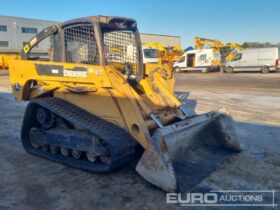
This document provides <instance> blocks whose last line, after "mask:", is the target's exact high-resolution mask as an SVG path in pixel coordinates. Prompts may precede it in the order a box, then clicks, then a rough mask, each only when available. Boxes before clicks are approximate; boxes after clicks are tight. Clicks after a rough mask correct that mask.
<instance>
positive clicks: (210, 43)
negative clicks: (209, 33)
mask: <svg viewBox="0 0 280 210" xmlns="http://www.w3.org/2000/svg"><path fill="white" fill-rule="evenodd" d="M194 43H195V48H196V49H203V48H212V49H213V50H214V51H216V52H220V53H221V56H222V57H224V61H231V59H232V58H233V57H234V56H235V55H236V54H237V52H239V51H241V50H243V48H242V47H241V45H239V44H237V43H234V42H229V43H227V44H224V43H223V42H221V41H219V40H215V39H206V38H201V37H195V38H194ZM218 63H219V64H218V65H221V64H222V63H223V62H221V61H218Z"/></svg>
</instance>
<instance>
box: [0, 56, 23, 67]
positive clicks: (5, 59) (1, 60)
mask: <svg viewBox="0 0 280 210" xmlns="http://www.w3.org/2000/svg"><path fill="white" fill-rule="evenodd" d="M19 59H20V55H19V54H0V69H1V68H2V69H9V66H10V63H11V61H12V60H19Z"/></svg>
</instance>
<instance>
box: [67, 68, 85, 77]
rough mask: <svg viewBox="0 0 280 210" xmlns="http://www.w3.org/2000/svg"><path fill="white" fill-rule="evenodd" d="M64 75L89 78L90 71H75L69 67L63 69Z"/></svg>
mask: <svg viewBox="0 0 280 210" xmlns="http://www.w3.org/2000/svg"><path fill="white" fill-rule="evenodd" d="M63 76H64V77H78V78H87V77H88V73H87V71H77V70H76V71H73V70H69V69H64V70H63Z"/></svg>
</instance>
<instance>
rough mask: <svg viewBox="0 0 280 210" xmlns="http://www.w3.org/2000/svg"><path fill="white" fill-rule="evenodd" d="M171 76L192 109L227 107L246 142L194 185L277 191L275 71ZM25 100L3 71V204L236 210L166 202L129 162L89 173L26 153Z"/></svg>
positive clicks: (279, 155) (279, 152) (279, 99)
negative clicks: (17, 95)
mask: <svg viewBox="0 0 280 210" xmlns="http://www.w3.org/2000/svg"><path fill="white" fill-rule="evenodd" d="M176 77H177V83H176V94H177V96H178V98H180V99H181V100H182V101H183V102H184V103H185V105H186V107H187V108H188V110H189V112H192V113H194V112H196V113H201V112H206V111H209V110H213V109H220V108H226V109H227V110H229V113H230V114H232V116H233V118H234V119H235V124H234V125H235V128H236V131H237V133H238V137H239V139H240V142H241V144H242V148H243V151H242V152H241V153H240V154H237V155H235V156H234V157H232V158H231V159H229V160H227V161H226V162H225V163H224V164H223V165H221V166H220V167H219V168H218V169H217V170H216V171H215V172H213V173H212V174H211V175H210V176H209V177H207V178H206V179H204V180H203V182H202V183H201V184H200V185H199V186H198V187H197V189H198V190H201V189H212V190H222V189H231V190H233V189H234V190H276V191H279V190H280V175H279V174H280V149H279V148H280V121H279V119H280V106H279V103H280V74H265V75H264V74H254V73H253V74H247V73H245V74H244V73H240V74H221V73H213V74H210V73H209V74H201V73H180V74H177V75H176ZM25 106H26V104H25V103H22V104H17V103H15V101H14V98H13V95H12V93H11V88H10V84H9V77H8V76H7V75H5V74H4V75H1V76H0V119H1V121H0V162H1V164H0V197H1V199H0V209H13V210H14V209H19V210H22V209H34V210H35V209H36V210H37V209H54V208H57V209H143V210H144V209H237V208H236V207H232V208H231V207H226V208H225V207H181V206H179V205H176V204H167V203H166V193H165V192H163V191H161V190H160V189H158V188H156V187H154V186H153V185H151V184H149V183H148V182H146V181H145V180H143V179H142V178H141V177H140V176H139V175H138V174H137V173H136V172H135V171H134V169H133V167H132V166H130V165H128V166H126V167H124V168H122V169H120V170H118V171H116V172H113V173H110V174H105V175H104V174H93V173H87V172H84V171H80V170H76V169H73V168H69V167H66V166H63V165H61V164H57V163H54V162H51V161H48V160H45V159H42V158H39V157H36V156H32V155H29V154H27V153H25V151H24V150H23V148H22V146H21V142H20V127H21V121H22V117H23V114H24V109H25ZM275 196H276V203H277V202H278V201H279V199H280V198H279V195H278V193H276V194H275ZM238 209H272V208H271V207H253V208H251V207H241V208H238ZM274 209H277V207H275V208H274Z"/></svg>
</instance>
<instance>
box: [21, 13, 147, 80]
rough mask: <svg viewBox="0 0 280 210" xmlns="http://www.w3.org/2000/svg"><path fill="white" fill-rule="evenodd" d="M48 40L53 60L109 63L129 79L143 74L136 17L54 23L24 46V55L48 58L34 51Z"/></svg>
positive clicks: (83, 19)
mask: <svg viewBox="0 0 280 210" xmlns="http://www.w3.org/2000/svg"><path fill="white" fill-rule="evenodd" d="M48 39H49V45H50V46H49V47H48V48H47V49H48V51H47V50H46V51H47V52H48V55H49V56H48V60H49V61H55V62H66V63H81V64H92V65H100V66H105V65H109V66H113V67H114V68H115V69H117V70H118V71H120V72H121V73H123V74H124V75H126V76H127V78H128V79H137V80H139V79H141V78H142V76H143V62H142V49H141V41H140V36H139V32H138V29H137V24H136V22H135V20H133V19H128V18H120V17H111V16H93V17H88V18H81V19H74V20H71V21H67V22H64V23H62V24H61V25H53V26H50V27H48V28H46V29H45V30H43V31H42V32H40V33H39V34H37V35H36V36H35V37H33V38H32V39H31V41H30V42H28V43H27V44H26V45H25V46H24V48H23V51H22V58H23V59H32V60H47V59H46V56H45V58H42V57H34V56H32V51H33V50H34V49H36V46H37V45H38V44H39V43H41V42H43V40H44V42H46V40H48Z"/></svg>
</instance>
